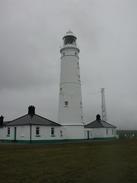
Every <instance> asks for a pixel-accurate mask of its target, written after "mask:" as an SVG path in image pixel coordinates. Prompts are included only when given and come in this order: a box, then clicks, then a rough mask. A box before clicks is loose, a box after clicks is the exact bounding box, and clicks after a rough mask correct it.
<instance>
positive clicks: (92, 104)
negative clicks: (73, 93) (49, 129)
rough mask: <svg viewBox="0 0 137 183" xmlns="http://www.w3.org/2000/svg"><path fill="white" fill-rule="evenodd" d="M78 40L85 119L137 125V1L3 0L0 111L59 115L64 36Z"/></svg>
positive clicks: (0, 4)
mask: <svg viewBox="0 0 137 183" xmlns="http://www.w3.org/2000/svg"><path fill="white" fill-rule="evenodd" d="M68 29H71V30H72V31H73V32H74V33H75V34H76V35H77V38H78V45H79V48H80V69H81V82H82V94H83V107H84V119H85V121H92V120H94V118H95V115H96V114H97V113H100V111H101V104H100V103H101V98H100V88H102V87H104V88H105V94H106V104H107V106H106V107H107V114H108V121H109V122H111V123H112V124H114V125H117V126H118V127H120V128H121V127H122V128H136V129H137V84H136V83H137V81H136V78H137V72H136V70H137V1H136V0H84V1H82V0H59V1H56V0H24V1H22V0H6V1H5V0H0V113H1V114H3V115H4V116H5V119H6V120H11V119H13V118H16V117H18V116H20V115H22V114H24V113H26V112H27V107H28V105H30V104H33V105H35V106H36V111H37V113H38V114H40V115H43V116H45V117H47V118H50V119H52V120H57V112H58V91H59V75H60V52H59V48H60V46H61V44H62V37H63V35H64V34H65V32H66V31H68Z"/></svg>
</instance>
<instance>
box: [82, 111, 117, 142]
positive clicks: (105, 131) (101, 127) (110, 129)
mask: <svg viewBox="0 0 137 183" xmlns="http://www.w3.org/2000/svg"><path fill="white" fill-rule="evenodd" d="M85 138H86V139H108V138H116V127H115V126H113V125H111V124H109V123H108V122H106V121H102V120H101V118H100V115H99V114H98V115H97V116H96V120H95V121H93V122H91V123H88V124H87V125H85Z"/></svg>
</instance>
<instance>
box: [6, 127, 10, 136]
mask: <svg viewBox="0 0 137 183" xmlns="http://www.w3.org/2000/svg"><path fill="white" fill-rule="evenodd" d="M7 136H10V127H8V128H7Z"/></svg>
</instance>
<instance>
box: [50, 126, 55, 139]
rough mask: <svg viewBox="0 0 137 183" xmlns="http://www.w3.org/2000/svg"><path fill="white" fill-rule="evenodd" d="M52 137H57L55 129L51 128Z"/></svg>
mask: <svg viewBox="0 0 137 183" xmlns="http://www.w3.org/2000/svg"><path fill="white" fill-rule="evenodd" d="M51 136H52V137H54V136H55V130H54V128H51Z"/></svg>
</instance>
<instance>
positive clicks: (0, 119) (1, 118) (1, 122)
mask: <svg viewBox="0 0 137 183" xmlns="http://www.w3.org/2000/svg"><path fill="white" fill-rule="evenodd" d="M3 119H4V117H3V116H0V126H3Z"/></svg>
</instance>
